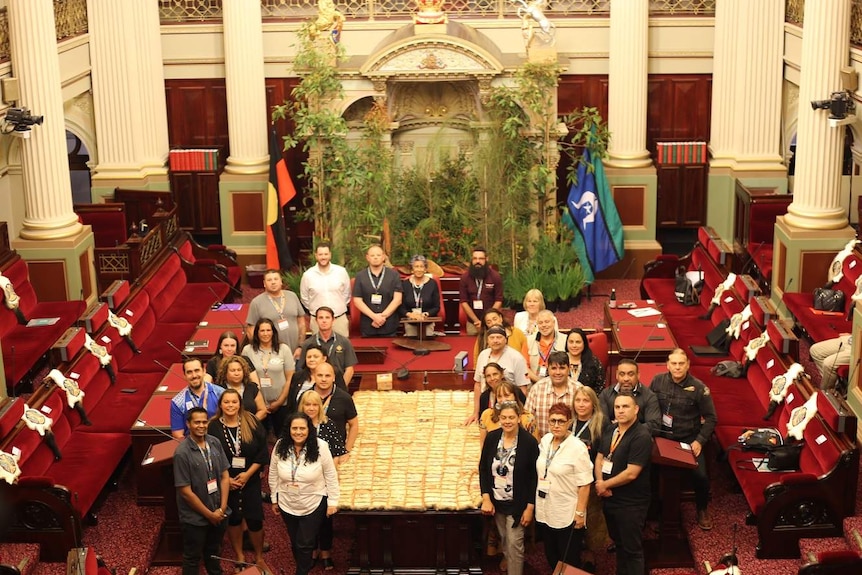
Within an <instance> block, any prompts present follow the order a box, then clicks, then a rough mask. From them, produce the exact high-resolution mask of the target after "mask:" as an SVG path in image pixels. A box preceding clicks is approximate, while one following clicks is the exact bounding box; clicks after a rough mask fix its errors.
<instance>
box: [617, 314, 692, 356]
mask: <svg viewBox="0 0 862 575" xmlns="http://www.w3.org/2000/svg"><path fill="white" fill-rule="evenodd" d="M611 334H612V335H613V344H614V347H615V348H616V350H617V351H618V352H619V355H620V356H621V357H627V358H631V359H635V358H637V360H638V361H644V362H656V363H659V362H662V361H666V360H667V356H668V354H669V353H670V352H671V351H673V350H674V349H676V348H677V347H678V345H677V343H676V339H675V338H674V337H673V334H672V333H671V331H670V330H669V329H668V327H667V324H664V323H655V324H652V325H643V324H624V323H619V324H617V325H616V326H614V327H613V329H611Z"/></svg>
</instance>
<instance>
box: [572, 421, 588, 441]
mask: <svg viewBox="0 0 862 575" xmlns="http://www.w3.org/2000/svg"><path fill="white" fill-rule="evenodd" d="M592 420H593V418H592V417H590V418H589V419H588V420H586V421H585V422H584V425H583V427H581V429H579V430H578V432H577V433H575V434H574V436H575V437H576V438H577V439H580V438H581V435H583V433H584V430H585V429H588V428H589V427H590V422H591V421H592ZM577 426H578V424H577V423H575V427H577Z"/></svg>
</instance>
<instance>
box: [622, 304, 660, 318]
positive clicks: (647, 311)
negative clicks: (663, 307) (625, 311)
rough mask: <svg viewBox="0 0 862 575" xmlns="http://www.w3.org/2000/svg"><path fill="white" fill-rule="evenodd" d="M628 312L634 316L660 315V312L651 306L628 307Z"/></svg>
mask: <svg viewBox="0 0 862 575" xmlns="http://www.w3.org/2000/svg"><path fill="white" fill-rule="evenodd" d="M629 313H630V314H632V315H633V316H634V317H636V318H642V317H650V316H652V315H661V312H660V311H659V310H657V309H655V308H653V307H636V308H635V309H630V310H629Z"/></svg>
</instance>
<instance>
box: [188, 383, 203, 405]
mask: <svg viewBox="0 0 862 575" xmlns="http://www.w3.org/2000/svg"><path fill="white" fill-rule="evenodd" d="M187 391H188V394H189V401H191V402H192V405H194V406H195V407H203V408H204V409H206V407H207V384H204V390H203V393H201V396H200V397H198V396H197V395H195V394H194V393H192V390H190V389H189V390H187Z"/></svg>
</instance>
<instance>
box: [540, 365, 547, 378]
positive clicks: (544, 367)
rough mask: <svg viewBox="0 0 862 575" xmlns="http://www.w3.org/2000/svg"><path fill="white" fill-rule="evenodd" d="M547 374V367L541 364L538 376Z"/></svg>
mask: <svg viewBox="0 0 862 575" xmlns="http://www.w3.org/2000/svg"><path fill="white" fill-rule="evenodd" d="M547 375H548V367H547V366H545V365H543V366H542V367H540V368H539V377H545V376H547Z"/></svg>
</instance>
